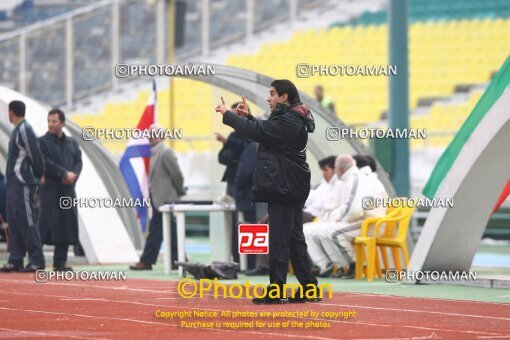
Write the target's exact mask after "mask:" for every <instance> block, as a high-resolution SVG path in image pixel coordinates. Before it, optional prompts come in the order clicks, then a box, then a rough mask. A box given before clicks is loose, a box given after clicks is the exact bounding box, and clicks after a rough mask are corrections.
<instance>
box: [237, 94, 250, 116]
mask: <svg viewBox="0 0 510 340" xmlns="http://www.w3.org/2000/svg"><path fill="white" fill-rule="evenodd" d="M241 98H242V99H243V103H242V104H237V107H236V112H237V114H238V115H240V116H243V117H248V114H249V112H248V104H247V103H246V97H245V96H242V97H241Z"/></svg>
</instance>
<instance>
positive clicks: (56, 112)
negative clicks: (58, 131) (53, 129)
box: [48, 107, 66, 123]
mask: <svg viewBox="0 0 510 340" xmlns="http://www.w3.org/2000/svg"><path fill="white" fill-rule="evenodd" d="M50 115H58V120H60V122H61V123H65V121H66V115H65V114H64V111H62V110H61V109H59V108H56V107H54V108H53V109H51V110H50V112H48V116H50Z"/></svg>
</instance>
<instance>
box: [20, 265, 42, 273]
mask: <svg viewBox="0 0 510 340" xmlns="http://www.w3.org/2000/svg"><path fill="white" fill-rule="evenodd" d="M38 270H44V266H38V265H36V264H33V263H29V264H27V266H26V267H25V268H21V269H20V270H19V271H20V272H21V273H35V272H36V271H38Z"/></svg>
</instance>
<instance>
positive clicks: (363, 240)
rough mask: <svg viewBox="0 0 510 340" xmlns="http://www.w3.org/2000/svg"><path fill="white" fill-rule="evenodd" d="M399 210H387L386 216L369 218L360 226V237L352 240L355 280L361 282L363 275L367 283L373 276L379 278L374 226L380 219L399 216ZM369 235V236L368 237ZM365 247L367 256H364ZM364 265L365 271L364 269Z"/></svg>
mask: <svg viewBox="0 0 510 340" xmlns="http://www.w3.org/2000/svg"><path fill="white" fill-rule="evenodd" d="M400 210H401V209H400V208H388V209H387V211H386V216H383V217H370V218H367V219H366V220H364V221H363V224H362V225H361V235H360V236H358V237H356V238H355V239H354V250H355V253H356V269H355V274H356V280H361V279H362V278H363V275H364V276H366V278H367V280H368V281H372V280H373V279H374V275H375V276H377V277H378V278H380V277H381V271H380V267H379V266H378V262H379V259H378V255H377V252H376V241H375V240H376V239H375V236H376V235H377V234H375V229H374V228H375V226H376V224H377V222H379V221H380V220H382V219H387V218H392V217H395V216H397V215H398V214H399V212H400ZM369 235H370V236H369ZM365 247H366V248H367V255H365ZM365 265H366V269H365Z"/></svg>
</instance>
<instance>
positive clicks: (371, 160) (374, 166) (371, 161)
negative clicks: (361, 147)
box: [365, 155, 377, 172]
mask: <svg viewBox="0 0 510 340" xmlns="http://www.w3.org/2000/svg"><path fill="white" fill-rule="evenodd" d="M365 158H366V159H367V160H368V165H369V166H370V169H372V172H377V162H376V161H375V158H374V157H372V156H371V155H365Z"/></svg>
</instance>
